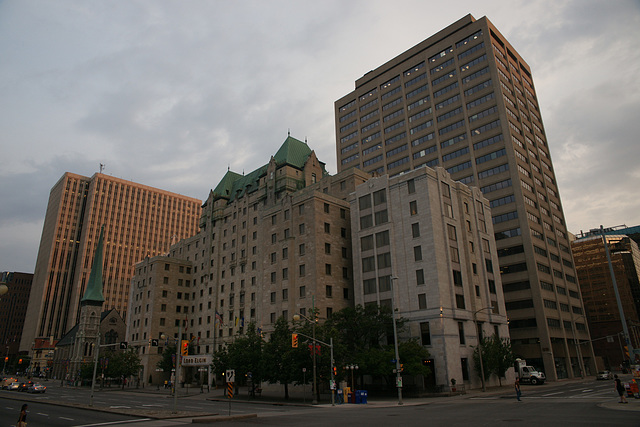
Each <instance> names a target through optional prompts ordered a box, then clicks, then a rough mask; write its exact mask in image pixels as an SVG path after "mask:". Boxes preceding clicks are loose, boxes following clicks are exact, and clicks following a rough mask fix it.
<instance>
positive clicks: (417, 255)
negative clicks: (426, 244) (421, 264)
mask: <svg viewBox="0 0 640 427" xmlns="http://www.w3.org/2000/svg"><path fill="white" fill-rule="evenodd" d="M413 259H414V261H422V246H414V247H413Z"/></svg>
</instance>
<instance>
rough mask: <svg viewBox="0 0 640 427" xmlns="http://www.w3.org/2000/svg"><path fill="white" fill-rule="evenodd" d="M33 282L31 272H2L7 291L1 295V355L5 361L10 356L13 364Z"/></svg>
mask: <svg viewBox="0 0 640 427" xmlns="http://www.w3.org/2000/svg"><path fill="white" fill-rule="evenodd" d="M32 283H33V274H31V273H19V272H15V273H12V272H8V271H3V272H0V284H4V285H6V286H7V293H6V294H4V295H0V355H2V358H3V361H4V358H6V357H8V358H9V360H7V363H9V364H10V365H11V366H13V365H14V364H15V363H14V362H15V358H16V357H17V355H18V346H19V345H20V337H21V336H22V328H23V327H24V323H25V316H26V313H27V304H28V303H29V294H30V293H31V284H32ZM3 370H4V367H3Z"/></svg>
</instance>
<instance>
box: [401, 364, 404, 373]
mask: <svg viewBox="0 0 640 427" xmlns="http://www.w3.org/2000/svg"><path fill="white" fill-rule="evenodd" d="M400 372H404V363H401V364H400Z"/></svg>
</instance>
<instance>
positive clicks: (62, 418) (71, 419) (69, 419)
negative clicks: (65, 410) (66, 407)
mask: <svg viewBox="0 0 640 427" xmlns="http://www.w3.org/2000/svg"><path fill="white" fill-rule="evenodd" d="M58 418H60V419H61V420H67V421H74V419H73V418H67V417H58Z"/></svg>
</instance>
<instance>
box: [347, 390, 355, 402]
mask: <svg viewBox="0 0 640 427" xmlns="http://www.w3.org/2000/svg"><path fill="white" fill-rule="evenodd" d="M349 403H356V394H355V393H354V392H352V391H351V392H349Z"/></svg>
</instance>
